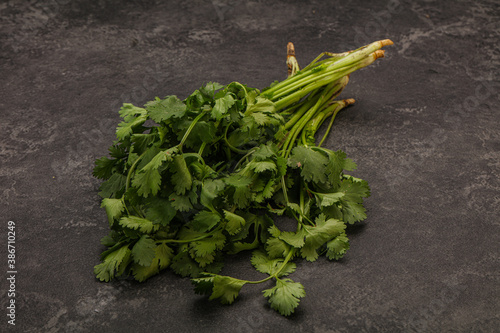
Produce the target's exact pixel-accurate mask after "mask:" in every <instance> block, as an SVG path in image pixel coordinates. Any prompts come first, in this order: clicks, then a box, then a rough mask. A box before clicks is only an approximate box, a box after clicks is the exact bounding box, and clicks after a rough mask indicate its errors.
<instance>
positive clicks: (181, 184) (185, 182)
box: [171, 155, 193, 195]
mask: <svg viewBox="0 0 500 333" xmlns="http://www.w3.org/2000/svg"><path fill="white" fill-rule="evenodd" d="M173 160H174V162H173V163H172V164H171V167H172V170H173V171H172V179H171V180H172V184H174V185H175V192H176V193H177V194H179V195H184V193H186V190H189V189H190V188H191V185H192V184H193V179H192V177H191V173H190V172H189V169H188V167H187V165H186V160H185V159H184V157H183V156H182V155H175V156H174V158H173Z"/></svg>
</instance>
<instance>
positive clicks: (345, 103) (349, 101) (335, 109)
mask: <svg viewBox="0 0 500 333" xmlns="http://www.w3.org/2000/svg"><path fill="white" fill-rule="evenodd" d="M341 102H343V103H342V104H340V102H337V103H338V104H339V105H335V106H334V107H333V110H332V111H331V113H330V114H331V118H330V123H329V124H328V127H327V129H326V131H325V134H324V135H323V138H321V141H320V142H319V144H318V145H317V147H321V145H322V144H323V142H324V141H325V140H326V137H327V136H328V134H329V133H330V131H331V129H332V125H333V121H334V120H335V117H336V116H337V113H339V111H340V110H342V109H343V108H344V107H345V106H348V105H350V104H353V103H354V99H352V98H350V99H347V100H343V101H341ZM332 106H333V105H332ZM328 116H329V115H328V114H327V115H326V116H325V118H324V119H326V118H328ZM324 119H323V120H324ZM321 123H323V121H321ZM321 123H320V124H319V125H318V128H319V126H321Z"/></svg>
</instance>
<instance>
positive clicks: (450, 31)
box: [0, 0, 500, 332]
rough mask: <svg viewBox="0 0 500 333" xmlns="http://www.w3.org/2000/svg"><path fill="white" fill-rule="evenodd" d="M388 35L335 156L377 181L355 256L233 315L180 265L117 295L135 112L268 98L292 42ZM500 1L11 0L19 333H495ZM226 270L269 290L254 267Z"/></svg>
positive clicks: (303, 270) (0, 65)
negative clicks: (129, 116) (173, 103)
mask: <svg viewBox="0 0 500 333" xmlns="http://www.w3.org/2000/svg"><path fill="white" fill-rule="evenodd" d="M383 38H391V39H392V40H393V41H394V42H395V45H394V46H392V47H387V48H386V50H387V54H386V58H385V59H381V60H379V61H377V63H376V64H374V65H373V66H371V67H369V68H366V69H364V70H362V71H359V72H356V73H355V74H353V75H352V76H351V82H350V83H349V85H348V86H347V88H346V90H345V92H344V93H343V95H342V96H344V97H345V98H349V97H352V98H355V99H356V100H357V102H356V104H355V105H354V106H352V107H350V108H349V109H347V110H345V111H342V112H341V113H340V114H339V116H338V119H337V120H336V123H335V125H334V130H333V132H332V135H331V136H330V137H329V139H328V142H327V146H328V147H329V148H332V149H342V150H344V151H345V152H346V153H347V154H348V156H349V157H351V158H352V159H354V160H355V161H356V162H357V163H358V166H359V168H358V170H357V171H356V172H355V175H356V176H358V177H361V178H363V179H366V180H368V181H369V183H370V185H371V188H372V196H371V197H370V198H369V199H368V200H367V201H366V207H367V209H368V216H369V217H368V219H367V220H366V222H364V223H362V224H360V225H359V226H357V227H356V228H351V229H349V234H350V238H351V249H350V250H349V252H348V254H347V255H346V257H345V258H344V259H343V260H341V261H339V262H329V261H327V260H325V259H322V260H318V261H317V262H316V263H313V264H311V263H299V264H298V266H299V267H298V269H297V272H296V273H294V279H295V280H297V281H300V282H302V283H303V285H304V286H305V288H306V291H307V296H306V298H305V299H303V301H302V302H301V304H300V306H299V308H298V309H297V311H296V314H295V315H294V316H292V317H290V318H283V317H281V316H280V315H279V314H277V313H276V312H274V311H273V310H271V309H270V308H269V307H268V306H267V304H266V300H265V299H264V298H263V297H262V295H261V293H260V289H259V288H251V287H248V288H247V287H245V288H244V289H243V290H242V293H241V295H240V298H239V300H238V301H237V302H236V303H235V304H233V305H231V306H222V305H220V304H218V302H209V301H208V300H207V299H206V298H204V297H200V296H198V295H195V294H194V293H193V291H192V287H191V284H190V282H189V280H188V279H182V278H180V277H178V276H176V275H174V274H172V273H171V272H165V273H163V274H161V275H159V276H156V277H154V278H152V279H150V280H149V281H147V282H146V283H143V284H138V283H133V282H129V281H121V282H114V283H108V284H106V283H100V282H97V281H96V280H95V278H94V275H93V272H92V268H93V266H94V265H95V264H97V263H98V262H99V259H98V256H99V253H100V251H101V250H102V247H101V246H100V245H99V239H100V238H101V237H102V236H104V235H106V234H107V231H108V227H107V220H106V217H105V212H104V211H103V210H102V209H101V208H100V207H99V204H100V201H99V197H98V196H97V188H98V186H99V181H97V180H96V179H94V178H93V177H92V176H91V171H92V168H93V161H94V160H95V159H96V158H98V157H100V156H103V155H105V154H106V153H107V147H108V146H109V145H110V143H111V141H112V140H113V139H114V131H115V127H116V124H117V122H118V120H119V118H118V113H117V110H118V108H119V105H120V104H121V103H123V102H132V103H136V104H138V105H141V104H143V103H145V102H146V101H148V100H151V99H153V98H154V97H155V96H165V95H168V94H176V95H178V96H179V97H181V98H184V97H186V96H187V95H188V94H189V93H190V92H192V91H193V90H194V89H196V88H198V87H199V86H201V85H202V84H203V83H204V82H207V81H218V82H221V83H229V82H231V81H240V82H244V83H247V84H248V85H250V86H255V87H265V86H267V85H268V84H269V83H270V82H272V81H273V80H276V79H282V78H284V77H285V75H286V74H285V73H286V67H285V64H284V60H285V46H286V43H287V42H288V41H292V42H294V44H295V46H296V49H297V57H298V60H299V62H300V63H301V64H306V63H307V62H309V61H310V60H312V59H313V58H314V57H315V56H316V55H317V54H319V53H320V52H322V51H333V52H340V51H346V50H349V49H352V48H355V47H359V46H361V45H364V44H367V43H368V42H371V41H375V40H378V39H383ZM499 40H500V4H499V2H498V1H496V0H480V1H451V0H449V1H437V0H435V1H432V0H430V1H403V0H387V1H377V2H369V1H361V0H358V1H355V0H353V1H338V0H337V1H328V2H326V1H323V2H321V1H311V2H302V1H287V2H285V1H283V2H272V1H260V0H259V1H250V2H246V1H239V0H232V1H228V0H217V1H189V2H188V1H175V2H174V1H169V2H167V3H160V2H159V1H156V2H155V1H148V0H144V1H142V0H136V1H131V2H125V1H123V2H122V1H117V0H110V1H90V0H87V1H84V0H78V1H68V0H51V1H46V2H45V4H43V2H42V1H29V2H28V1H26V2H23V1H7V2H5V1H4V2H2V3H0V75H1V76H0V77H1V84H0V87H1V88H0V112H1V118H0V119H1V120H0V193H1V198H2V200H1V202H0V219H1V225H2V230H1V232H0V237H1V239H2V241H1V244H4V245H2V246H1V251H0V253H1V255H0V260H1V261H2V264H1V267H3V270H4V271H5V272H6V271H7V268H6V266H7V252H6V250H7V246H6V245H5V244H6V239H7V221H9V220H12V221H14V222H15V223H16V237H17V240H16V244H15V245H16V251H17V252H16V253H17V257H16V258H17V259H16V260H17V261H16V264H17V266H16V269H17V271H18V273H17V275H16V277H17V279H16V297H15V300H16V306H17V307H16V326H15V327H12V326H11V325H9V324H8V323H7V320H8V317H7V316H6V314H7V310H6V306H7V302H8V297H7V289H8V288H9V285H8V284H7V282H6V275H7V274H6V273H2V274H3V275H4V278H2V279H1V280H2V282H1V286H2V289H1V291H2V293H1V296H0V299H1V305H2V309H3V310H2V312H3V313H2V316H1V317H2V318H3V319H2V322H1V323H0V331H2V332H7V331H16V332H205V331H207V332H226V331H227V332H281V331H287V332H498V326H500V325H499V324H500V319H499V313H500V306H499V299H500V289H499V267H500V265H499V242H500V237H499V217H500V209H499V204H500V162H499V161H500V134H499V133H500V114H499V112H500V110H499V108H500V95H499V91H500V89H499V72H500V49H499ZM227 269H228V271H230V272H232V273H234V274H235V275H237V276H250V277H256V276H257V275H256V273H255V272H253V269H252V268H251V267H250V264H249V263H248V258H247V257H242V258H235V259H234V260H233V261H232V262H231V263H230V264H228V268H227Z"/></svg>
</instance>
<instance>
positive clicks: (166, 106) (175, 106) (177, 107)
mask: <svg viewBox="0 0 500 333" xmlns="http://www.w3.org/2000/svg"><path fill="white" fill-rule="evenodd" d="M145 107H146V110H147V112H148V115H149V117H150V118H151V119H153V120H154V121H155V122H156V123H160V122H162V121H165V120H168V119H170V118H172V117H174V118H181V117H183V116H184V114H185V113H186V105H185V104H184V103H183V102H182V101H181V100H180V99H178V98H177V97H176V96H167V97H165V99H163V100H162V99H160V98H158V97H156V98H155V100H154V101H151V102H148V103H146V105H145Z"/></svg>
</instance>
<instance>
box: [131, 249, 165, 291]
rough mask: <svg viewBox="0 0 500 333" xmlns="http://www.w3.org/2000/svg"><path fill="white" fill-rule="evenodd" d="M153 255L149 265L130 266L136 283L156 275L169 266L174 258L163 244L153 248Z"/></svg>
mask: <svg viewBox="0 0 500 333" xmlns="http://www.w3.org/2000/svg"><path fill="white" fill-rule="evenodd" d="M154 253H155V255H154V258H153V260H152V262H151V264H150V265H148V266H143V265H140V264H137V263H136V264H134V265H133V266H132V271H133V273H134V278H135V279H136V280H137V281H139V282H143V281H145V280H146V279H147V278H149V277H151V276H153V275H156V274H158V273H159V272H160V271H161V270H163V269H165V268H167V267H168V266H169V265H170V263H171V261H172V258H173V257H174V252H173V250H172V249H171V248H169V247H168V246H167V245H165V244H163V243H162V244H160V245H158V246H156V247H155V249H154Z"/></svg>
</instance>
